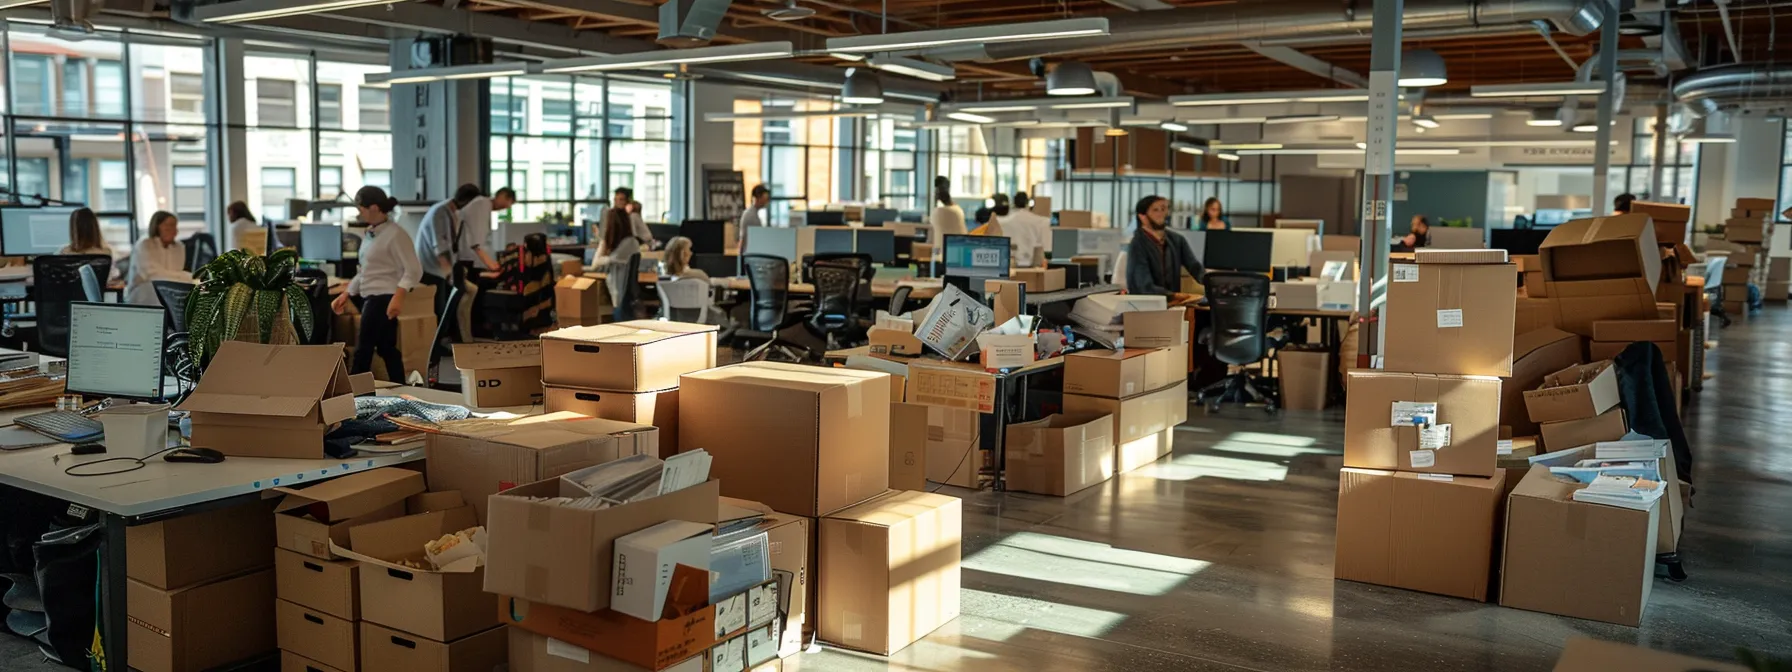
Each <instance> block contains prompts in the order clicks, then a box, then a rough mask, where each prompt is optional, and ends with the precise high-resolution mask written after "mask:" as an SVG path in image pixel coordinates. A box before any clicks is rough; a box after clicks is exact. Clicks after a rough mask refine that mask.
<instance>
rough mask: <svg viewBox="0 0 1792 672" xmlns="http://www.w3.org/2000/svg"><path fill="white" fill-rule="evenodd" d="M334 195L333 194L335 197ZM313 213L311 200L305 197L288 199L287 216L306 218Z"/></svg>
mask: <svg viewBox="0 0 1792 672" xmlns="http://www.w3.org/2000/svg"><path fill="white" fill-rule="evenodd" d="M333 196H334V195H332V197H333ZM310 215H311V201H307V200H305V199H303V198H289V199H286V218H287V219H304V218H305V217H309V216H310Z"/></svg>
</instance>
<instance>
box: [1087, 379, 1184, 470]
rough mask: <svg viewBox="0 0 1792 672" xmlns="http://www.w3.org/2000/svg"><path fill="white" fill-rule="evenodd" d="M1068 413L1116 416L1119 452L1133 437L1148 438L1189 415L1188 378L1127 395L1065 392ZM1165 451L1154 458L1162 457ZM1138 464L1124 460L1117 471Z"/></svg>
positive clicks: (1180, 422)
mask: <svg viewBox="0 0 1792 672" xmlns="http://www.w3.org/2000/svg"><path fill="white" fill-rule="evenodd" d="M1064 413H1065V414H1066V415H1112V416H1114V446H1115V450H1116V451H1117V452H1119V453H1125V452H1126V451H1125V447H1126V446H1127V445H1128V444H1131V443H1133V442H1134V441H1139V440H1141V439H1147V438H1150V437H1152V436H1153V435H1155V434H1157V433H1158V432H1161V431H1164V430H1166V429H1169V428H1171V427H1175V426H1176V425H1179V424H1182V421H1184V420H1187V419H1188V382H1187V381H1184V382H1180V383H1176V384H1175V385H1171V386H1169V387H1165V388H1162V389H1158V390H1153V391H1151V392H1148V393H1146V394H1140V395H1135V396H1133V397H1131V398H1128V399H1110V398H1107V397H1091V396H1087V395H1082V394H1069V393H1066V394H1065V395H1064ZM1161 456H1162V453H1159V454H1158V455H1156V456H1153V458H1152V459H1156V458H1157V457H1161ZM1135 466H1138V465H1126V464H1121V465H1118V467H1117V468H1116V469H1115V471H1116V472H1124V471H1127V470H1128V469H1130V468H1132V467H1135Z"/></svg>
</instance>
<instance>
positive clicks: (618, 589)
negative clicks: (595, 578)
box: [610, 520, 715, 621]
mask: <svg viewBox="0 0 1792 672" xmlns="http://www.w3.org/2000/svg"><path fill="white" fill-rule="evenodd" d="M714 532H715V525H713V524H709V523H693V522H690V521H684V520H668V521H666V522H663V523H660V524H658V525H654V526H653V527H649V528H646V529H644V530H641V531H639V532H631V533H629V534H625V535H622V536H620V537H617V538H616V552H615V561H614V562H612V563H611V565H610V568H611V569H610V577H611V578H610V586H611V588H610V609H611V610H612V611H616V612H619V613H622V614H625V615H628V616H633V617H635V618H639V619H641V620H643V621H657V620H659V619H660V616H661V614H662V613H663V612H664V611H665V609H666V594H667V592H668V591H670V590H671V588H672V570H673V569H675V568H677V567H678V566H680V565H682V566H685V567H690V568H692V569H700V570H703V571H705V572H707V571H709V550H710V549H709V547H710V545H711V538H712V537H711V535H712V534H713V533H714Z"/></svg>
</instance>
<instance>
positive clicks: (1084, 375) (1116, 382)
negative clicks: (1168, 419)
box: [1064, 348, 1155, 399]
mask: <svg viewBox="0 0 1792 672" xmlns="http://www.w3.org/2000/svg"><path fill="white" fill-rule="evenodd" d="M1153 352H1155V350H1152V349H1144V348H1127V349H1124V350H1084V351H1082V352H1073V353H1070V354H1068V355H1065V356H1064V392H1065V393H1066V394H1082V395H1088V396H1093V397H1107V398H1109V399H1125V398H1128V397H1133V396H1137V395H1139V394H1143V393H1145V392H1148V391H1150V390H1152V389H1153V388H1151V387H1148V385H1150V382H1151V381H1150V380H1148V374H1149V371H1150V363H1151V362H1150V360H1149V359H1147V357H1146V356H1147V355H1150V354H1152V353H1153Z"/></svg>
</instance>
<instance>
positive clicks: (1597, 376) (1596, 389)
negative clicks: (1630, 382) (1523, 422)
mask: <svg viewBox="0 0 1792 672" xmlns="http://www.w3.org/2000/svg"><path fill="white" fill-rule="evenodd" d="M1618 401H1619V398H1618V372H1617V371H1616V370H1615V369H1614V367H1613V366H1612V363H1611V362H1610V361H1609V360H1601V361H1596V362H1593V363H1592V364H1575V365H1573V366H1570V367H1567V368H1565V369H1562V370H1560V371H1556V372H1554V373H1551V374H1549V375H1547V376H1544V377H1543V382H1542V384H1541V385H1539V386H1538V387H1537V389H1534V390H1526V391H1525V393H1524V407H1525V410H1526V412H1527V413H1528V414H1529V415H1530V418H1531V422H1535V423H1539V424H1541V423H1545V422H1563V421H1567V420H1580V419H1583V418H1591V417H1593V416H1596V415H1599V414H1601V413H1604V412H1606V411H1609V410H1611V409H1612V407H1613V406H1617V405H1618Z"/></svg>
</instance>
